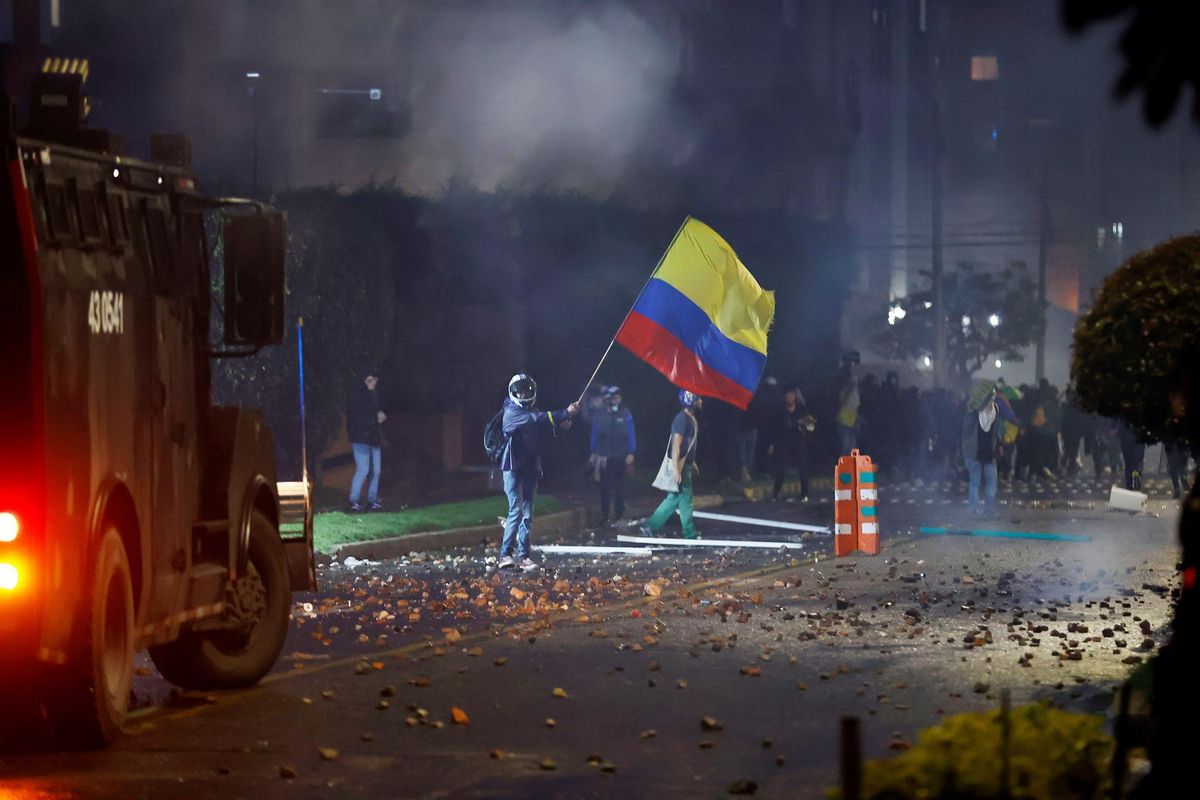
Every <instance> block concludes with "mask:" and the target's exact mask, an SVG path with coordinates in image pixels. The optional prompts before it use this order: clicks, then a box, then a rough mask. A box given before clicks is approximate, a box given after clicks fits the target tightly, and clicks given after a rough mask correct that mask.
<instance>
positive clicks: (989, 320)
mask: <svg viewBox="0 0 1200 800" xmlns="http://www.w3.org/2000/svg"><path fill="white" fill-rule="evenodd" d="M925 274H926V276H927V277H928V273H925ZM942 286H943V290H942V291H943V296H944V298H945V302H946V355H947V359H948V361H949V363H948V364H947V365H946V367H947V369H946V375H947V378H948V379H949V380H950V381H951V383H952V384H954V385H957V386H959V387H966V386H967V385H969V384H970V381H971V376H972V375H974V374H975V373H976V372H978V371H979V369H980V368H981V367H983V365H984V364H986V363H987V362H988V361H990V360H991V359H993V358H996V357H999V358H1002V359H1003V360H1005V361H1022V360H1024V358H1023V356H1022V355H1021V348H1023V347H1028V346H1029V345H1031V344H1033V343H1034V342H1036V341H1037V338H1038V336H1040V335H1041V332H1042V329H1043V328H1044V327H1045V325H1046V314H1045V306H1044V305H1041V306H1039V304H1038V299H1037V286H1036V285H1035V283H1034V282H1033V280H1032V279H1031V278H1030V277H1029V275H1028V270H1027V269H1026V267H1025V264H1024V263H1023V262H1014V263H1013V264H1012V265H1011V266H1009V267H1007V268H1006V269H1003V270H1001V271H1000V272H983V271H978V270H976V269H975V268H974V267H973V266H972V265H971V264H968V263H960V264H959V265H958V267H957V268H956V269H955V270H954V271H953V272H950V273H948V274H947V275H945V277H944V279H943V283H942ZM935 318H936V317H935V314H934V308H933V290H932V288H930V289H926V290H924V291H921V292H916V293H913V294H910V295H908V297H904V298H900V299H899V300H894V301H892V302H891V303H890V304H889V305H888V307H887V308H884V309H880V310H879V311H878V313H876V314H874V315H872V317H871V322H870V323H869V324H870V344H871V348H872V349H873V350H875V351H876V352H877V353H879V354H880V355H882V356H884V357H885V358H888V359H892V360H901V359H911V358H925V357H932V353H933V350H934V324H935V323H934V320H935Z"/></svg>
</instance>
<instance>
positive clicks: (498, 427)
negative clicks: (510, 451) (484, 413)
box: [483, 409, 508, 466]
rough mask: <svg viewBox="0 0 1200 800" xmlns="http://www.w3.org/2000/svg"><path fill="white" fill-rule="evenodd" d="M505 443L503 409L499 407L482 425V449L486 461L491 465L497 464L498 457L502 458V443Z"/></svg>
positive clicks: (506, 439) (506, 440)
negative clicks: (485, 454)
mask: <svg viewBox="0 0 1200 800" xmlns="http://www.w3.org/2000/svg"><path fill="white" fill-rule="evenodd" d="M507 443H508V437H507V436H505V435H504V409H501V410H499V411H497V412H496V415H495V416H494V417H492V418H491V419H490V420H488V424H487V425H484V426H483V451H484V452H485V453H487V457H488V461H490V462H492V465H493V466H495V465H498V464H499V463H500V459H502V458H504V445H505V444H507Z"/></svg>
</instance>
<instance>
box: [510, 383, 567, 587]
mask: <svg viewBox="0 0 1200 800" xmlns="http://www.w3.org/2000/svg"><path fill="white" fill-rule="evenodd" d="M536 407H537V383H536V382H534V380H533V378H531V377H529V376H528V375H526V374H525V373H523V372H522V373H518V374H516V375H513V376H512V379H511V380H509V382H508V397H506V398H504V422H503V425H502V426H501V427H502V430H503V432H504V439H505V444H504V455H503V456H502V458H501V461H500V469H501V470H502V471H503V473H504V494H505V495H506V496H507V497H508V518H507V519H506V520H505V522H504V538H503V539H502V540H501V542H500V560H499V561H498V562H497V563H496V567H497V568H499V569H509V568H513V567H519V568H520V569H522V570H524V571H526V572H532V571H534V570H536V569H538V568H539V567H538V565H537V564H536V563H535V562H534V561H533V559H531V558H530V557H529V531H530V528H531V527H532V526H533V498H534V495H535V494H537V486H538V481H540V480H541V478H542V452H541V437H542V432H543V431H549V432H550V433H552V434H553V435H556V436H557V435H558V429H559V428H562V429H564V430H566V429H567V428H570V427H571V419H572V418H573V417H574V416H575V415H576V414H578V413H579V403H571V405H569V406H567V407H566V408H564V409H561V410H559V411H538V410H536Z"/></svg>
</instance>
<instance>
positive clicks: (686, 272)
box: [616, 217, 775, 410]
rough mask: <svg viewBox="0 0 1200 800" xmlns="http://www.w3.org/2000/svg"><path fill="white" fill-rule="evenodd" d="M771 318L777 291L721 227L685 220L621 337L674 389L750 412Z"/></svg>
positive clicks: (651, 277) (627, 321)
mask: <svg viewBox="0 0 1200 800" xmlns="http://www.w3.org/2000/svg"><path fill="white" fill-rule="evenodd" d="M774 316H775V293H774V292H768V291H764V290H763V288H762V287H761V286H759V285H758V281H756V280H755V279H754V276H753V275H751V274H750V271H749V270H748V269H746V266H745V265H744V264H742V262H741V261H740V260H739V259H738V257H737V254H736V253H734V252H733V248H732V247H730V246H729V244H728V243H726V241H725V240H724V239H722V238H721V237H720V236H719V235H717V232H716V231H714V230H713V229H712V228H710V227H708V226H707V225H705V224H704V223H703V222H700V221H699V220H695V219H692V218H691V217H688V219H687V220H686V221H685V222H684V223H683V227H681V228H680V229H679V232H678V233H677V234H675V240H674V241H673V242H671V246H670V247H669V248H668V249H667V252H666V254H665V255H664V256H663V259H662V261H661V262H660V263H659V265H658V269H656V270H655V271H654V274H653V275H651V276H650V282H649V283H647V284H646V288H645V289H643V290H642V293H641V295H640V296H639V297H638V299H637V302H636V303H634V306H633V309H632V310H631V311H630V312H629V316H628V317H626V318H625V322H624V324H623V325H621V329H620V330H619V331H617V337H616V338H617V341H618V342H620V343H621V345H622V346H623V347H625V348H626V349H627V350H629V351H630V352H631V353H633V354H634V355H635V356H637V357H638V358H641V359H642V360H643V361H645V362H646V363H648V364H650V366H652V367H654V368H655V369H657V370H658V371H659V372H661V373H662V374H663V375H665V376H666V377H667V379H668V380H669V381H671V383H673V384H675V385H676V386H678V387H680V388H682V389H687V390H688V391H690V392H694V393H695V394H699V395H705V396H707V397H715V398H717V399H718V400H724V401H725V402H727V403H731V404H732V405H735V406H737V407H738V408H740V409H743V410H745V408H746V407H747V406H748V405H750V399H751V398H752V397H753V396H754V390H755V389H757V388H758V381H759V379H760V378H761V377H762V373H763V368H764V367H765V366H766V364H767V331H768V330H769V329H770V327H771V320H772V318H773V317H774Z"/></svg>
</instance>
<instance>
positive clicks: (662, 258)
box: [575, 214, 692, 403]
mask: <svg viewBox="0 0 1200 800" xmlns="http://www.w3.org/2000/svg"><path fill="white" fill-rule="evenodd" d="M691 218H692V217H691V215H690V214H689V215H688V216H686V217H684V218H683V223H682V224H681V225H680V226H679V230H677V231H675V235H674V236H672V237H671V243H670V244H669V245H667V249H666V250H664V251H663V254H662V256H660V257H659V259H658V263H657V264H655V265H654V269H653V270H652V271H651V272H650V277H649V278H646V282H645V283H643V284H642V289H641V291H639V292H638V293H637V297H635V298H633V305H631V306H630V307H629V310H628V311H626V312H625V316H624V317H622V318H621V324H620V325H618V326H617V333H620V332H621V328H623V327H625V321H626V320H628V319H629V315H630V314H632V313H633V309H634V308H635V307H636V306H637V302H638V300H641V299H642V295H643V294H645V292H646V287H647V286H649V285H650V281H652V280H654V274H655V273H656V272H658V268H659V267H661V266H662V263H663V261H665V260H666V258H667V253H669V252H671V248H672V247H674V246H675V240H676V239H678V238H679V234H681V233H683V229H684V228H685V227H687V224H688V220H690V219H691ZM616 342H617V334H616V333H614V334H613V337H612V338H611V339H609V340H608V347H606V348H605V349H604V355H602V356H600V363H599V364H597V365H596V368H595V369H594V370H592V377H590V378H588V382H587V383H586V384H584V386H583V391H582V392H580V393H579V399H578V400H576V401H575V402H577V403H582V402H583V397H584V395H586V394H587V390H588V389H590V388H591V386H592V381H594V380H596V376H597V375H598V374H600V367H602V366H604V361H605V359H607V358H608V354H609V353H610V352H612V348H613V345H614V344H616Z"/></svg>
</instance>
